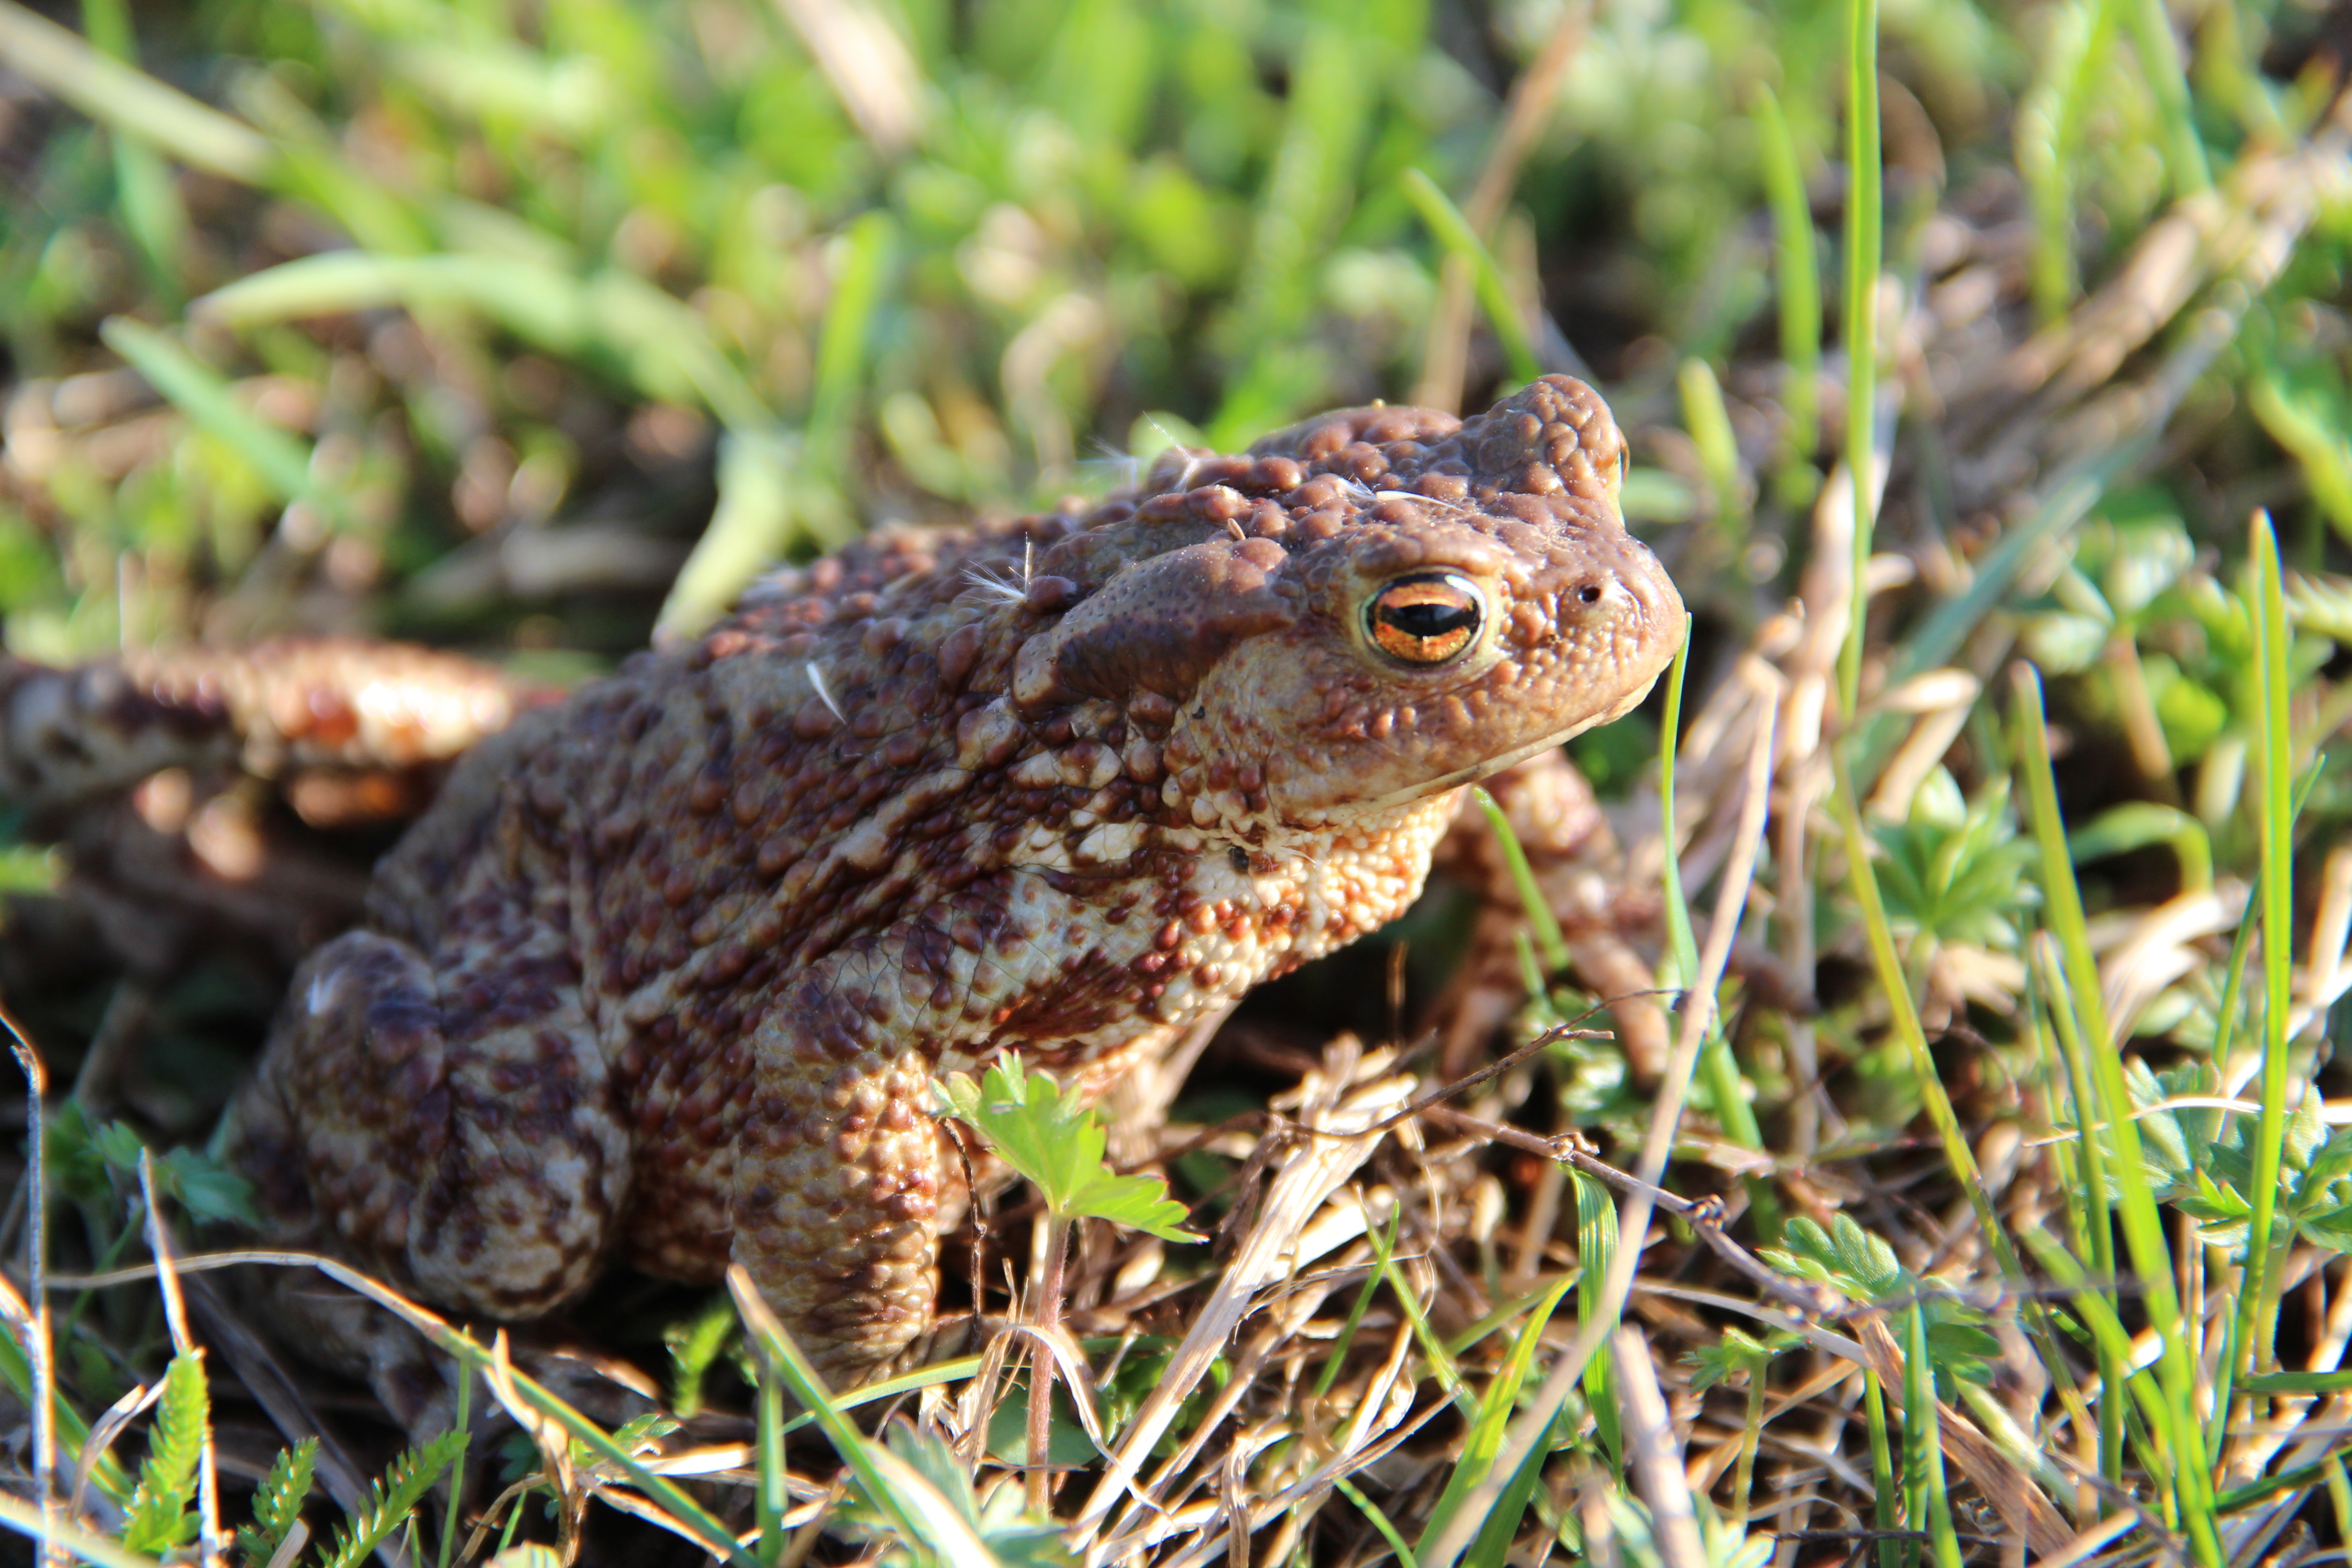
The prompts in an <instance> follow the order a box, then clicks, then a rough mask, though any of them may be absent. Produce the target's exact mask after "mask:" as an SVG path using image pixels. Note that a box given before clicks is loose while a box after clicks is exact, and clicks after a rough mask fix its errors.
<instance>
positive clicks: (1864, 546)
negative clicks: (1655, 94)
mask: <svg viewBox="0 0 2352 1568" xmlns="http://www.w3.org/2000/svg"><path fill="white" fill-rule="evenodd" d="M1845 43H1846V71H1845V93H1846V98H1845V105H1846V108H1845V114H1846V129H1845V166H1846V173H1847V180H1846V201H1845V312H1844V321H1843V333H1844V338H1845V355H1846V390H1845V462H1846V469H1847V477H1848V479H1849V482H1851V483H1852V484H1853V621H1852V624H1851V625H1849V626H1847V628H1846V639H1845V646H1844V647H1843V648H1842V649H1840V650H1839V653H1838V694H1839V697H1840V699H1841V700H1842V701H1843V712H1844V714H1845V719H1846V722H1847V723H1849V724H1851V723H1853V721H1854V717H1855V715H1856V714H1857V713H1859V712H1860V711H1861V700H1862V645H1863V634H1864V631H1865V630H1866V629H1867V627H1868V625H1869V621H1870V613H1869V612H1870V604H1869V600H1868V599H1867V597H1865V595H1864V590H1863V582H1864V576H1865V574H1866V568H1867V567H1868V566H1869V564H1870V541H1871V534H1872V532H1873V529H1874V523H1875V521H1876V514H1875V511H1874V506H1873V501H1872V498H1873V494H1874V491H1875V489H1876V488H1877V487H1876V486H1875V485H1874V484H1873V483H1872V482H1871V480H1872V476H1873V474H1874V472H1875V471H1876V468H1877V453H1876V445H1877V439H1878V431H1877V426H1876V423H1875V421H1876V418H1877V409H1878V268H1879V259H1880V256H1881V253H1882V251H1883V249H1884V247H1885V237H1884V235H1883V233H1882V230H1883V228H1884V226H1885V216H1884V214H1883V211H1882V207H1883V204H1884V202H1885V185H1884V184H1883V179H1882V174H1881V170H1880V166H1879V165H1880V157H1879V146H1878V0H1846V7H1845Z"/></svg>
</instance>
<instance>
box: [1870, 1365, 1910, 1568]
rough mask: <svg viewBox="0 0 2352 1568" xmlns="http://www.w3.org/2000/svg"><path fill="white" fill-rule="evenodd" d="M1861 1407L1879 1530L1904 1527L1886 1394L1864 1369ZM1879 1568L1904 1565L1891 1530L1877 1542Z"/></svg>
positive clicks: (1899, 1547) (1876, 1522)
mask: <svg viewBox="0 0 2352 1568" xmlns="http://www.w3.org/2000/svg"><path fill="white" fill-rule="evenodd" d="M1862 1399H1863V1410H1864V1416H1865V1418H1866V1424H1867V1426H1868V1428H1869V1432H1870V1480H1871V1489H1872V1492H1873V1494H1874V1501H1875V1503H1876V1505H1877V1509H1876V1513H1875V1515H1874V1519H1873V1522H1874V1523H1875V1524H1876V1525H1877V1527H1878V1529H1879V1530H1880V1531H1882V1532H1889V1531H1897V1530H1901V1529H1902V1528H1903V1513H1902V1509H1901V1506H1900V1504H1901V1500H1902V1493H1901V1492H1900V1491H1899V1490H1898V1489H1896V1487H1895V1445H1894V1443H1893V1441H1892V1440H1891V1439H1890V1437H1889V1436H1888V1434H1887V1430H1886V1396H1885V1393H1884V1391H1882V1390H1881V1388H1880V1387H1879V1383H1878V1374H1877V1373H1874V1372H1865V1373H1863V1391H1862ZM1878 1568H1903V1549H1902V1546H1901V1544H1900V1543H1899V1542H1896V1541H1895V1538H1894V1536H1893V1535H1892V1534H1891V1533H1882V1535H1881V1538H1880V1540H1879V1542H1878Z"/></svg>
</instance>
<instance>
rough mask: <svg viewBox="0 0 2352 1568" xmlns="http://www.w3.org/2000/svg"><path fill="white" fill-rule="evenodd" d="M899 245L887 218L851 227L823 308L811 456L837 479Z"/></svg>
mask: <svg viewBox="0 0 2352 1568" xmlns="http://www.w3.org/2000/svg"><path fill="white" fill-rule="evenodd" d="M896 246H897V238H896V231H895V229H894V228H893V226H892V225H891V222H890V219H889V218H888V217H887V216H885V215H884V214H881V213H878V212H874V213H867V214H866V216H863V217H861V218H859V219H858V220H857V221H856V223H854V224H852V225H850V226H849V235H848V239H847V244H846V246H845V251H844V259H843V262H842V266H841V271H840V274H839V275H838V276H837V277H835V279H834V281H833V296H832V298H831V299H830V300H827V301H826V303H825V308H824V326H823V327H822V329H821V330H820V331H819V332H818V335H817V350H816V384H815V390H814V393H813V394H812V395H811V397H810V400H809V422H808V444H809V452H810V455H811V456H812V457H813V458H814V459H815V460H816V461H817V462H819V463H823V464H825V465H828V466H829V468H828V471H829V472H831V473H833V474H835V475H838V474H839V473H841V472H842V471H844V469H845V467H846V465H847V463H848V460H849V433H850V426H851V423H852V422H853V421H854V420H855V419H856V415H857V389H858V385H859V384H860V383H861V382H862V381H863V380H864V379H865V377H866V362H867V345H868V343H869V342H870V341H871V339H872V336H873V329H874V319H875V316H876V314H877V310H878V309H879V307H880V305H881V302H882V288H883V283H884V281H885V279H886V278H887V274H888V272H889V269H890V256H891V252H892V251H893V250H894V249H895V248H896Z"/></svg>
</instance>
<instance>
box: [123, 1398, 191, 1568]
mask: <svg viewBox="0 0 2352 1568" xmlns="http://www.w3.org/2000/svg"><path fill="white" fill-rule="evenodd" d="M210 1415H211V1400H210V1398H209V1397H208V1396H207V1394H206V1391H205V1363H204V1356H203V1354H202V1353H201V1352H196V1351H188V1352H183V1353H182V1354H179V1355H175V1356H173V1358H172V1364H171V1365H170V1366H169V1367H167V1368H165V1369H164V1372H163V1398H162V1400H161V1401H160V1402H159V1403H158V1404H157V1405H156V1407H155V1425H154V1427H153V1429H152V1431H150V1432H149V1434H148V1437H147V1463H146V1464H145V1465H144V1466H142V1468H141V1469H140V1472H139V1489H138V1490H137V1491H135V1492H133V1493H131V1507H130V1509H129V1510H127V1512H126V1513H125V1516H124V1518H123V1521H122V1544H123V1545H124V1546H126V1547H128V1548H129V1549H130V1550H131V1551H133V1552H146V1553H147V1554H148V1555H149V1556H155V1557H160V1556H161V1555H163V1552H166V1551H168V1550H170V1549H171V1548H172V1547H174V1546H180V1545H184V1544H185V1543H186V1542H190V1541H193V1540H194V1539H195V1535H196V1516H195V1514H194V1511H193V1510H191V1509H190V1508H189V1506H188V1505H189V1504H190V1503H191V1502H193V1501H194V1500H195V1495H196V1461H197V1459H198V1458H201V1457H202V1455H203V1453H204V1448H205V1433H206V1430H207V1427H208V1425H209V1421H210Z"/></svg>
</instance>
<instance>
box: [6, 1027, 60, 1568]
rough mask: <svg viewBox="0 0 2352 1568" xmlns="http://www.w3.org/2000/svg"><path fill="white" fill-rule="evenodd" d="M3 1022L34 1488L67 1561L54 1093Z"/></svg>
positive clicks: (34, 1056)
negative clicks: (19, 1153) (59, 1522)
mask: <svg viewBox="0 0 2352 1568" xmlns="http://www.w3.org/2000/svg"><path fill="white" fill-rule="evenodd" d="M0 1026H5V1027H6V1029H7V1031H8V1048H9V1050H10V1051H12V1052H14V1053H15V1055H16V1066H17V1068H19V1069H20V1070H21V1071H22V1072H23V1073H24V1075H25V1155H26V1160H27V1161H29V1162H30V1168H29V1169H27V1170H26V1173H25V1185H26V1191H27V1193H28V1194H29V1196H28V1198H27V1199H26V1221H25V1295H26V1305H27V1306H28V1307H30V1308H31V1309H32V1310H30V1311H29V1312H27V1313H26V1316H25V1329H24V1342H25V1361H26V1364H27V1365H28V1366H30V1367H31V1368H32V1373H33V1491H34V1497H35V1500H36V1501H37V1503H38V1504H39V1507H40V1513H41V1526H42V1535H41V1538H40V1539H41V1562H42V1563H45V1564H47V1563H58V1564H63V1563H64V1562H65V1561H66V1555H65V1549H64V1548H63V1547H62V1546H60V1545H58V1542H56V1540H55V1539H53V1538H52V1537H51V1536H50V1535H49V1533H48V1530H49V1527H50V1526H51V1525H52V1524H53V1523H55V1522H56V1512H55V1501H54V1500H53V1499H52V1498H51V1496H50V1486H51V1483H52V1482H53V1481H54V1480H55V1479H56V1477H55V1474H54V1472H55V1471H56V1469H57V1464H58V1424H57V1397H58V1389H57V1369H56V1368H55V1367H53V1366H51V1365H50V1364H49V1295H48V1271H49V1224H48V1214H49V1201H48V1199H49V1191H48V1183H47V1176H48V1140H47V1136H46V1133H47V1127H48V1121H47V1116H46V1114H45V1113H44V1110H43V1107H42V1101H43V1100H45V1099H46V1098H47V1095H48V1092H49V1075H48V1070H47V1068H44V1067H43V1066H42V1065H41V1053H40V1052H38V1051H37V1050H35V1049H34V1048H33V1040H32V1037H31V1036H29V1035H27V1034H26V1033H25V1031H24V1029H23V1027H22V1026H19V1025H18V1024H17V1022H16V1015H15V1014H13V1013H11V1012H10V1011H9V1010H8V1008H7V1005H6V1004H5V1003H0Z"/></svg>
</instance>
